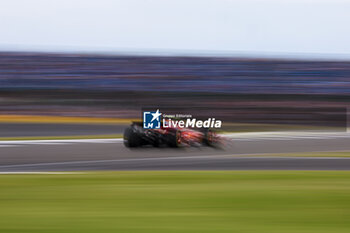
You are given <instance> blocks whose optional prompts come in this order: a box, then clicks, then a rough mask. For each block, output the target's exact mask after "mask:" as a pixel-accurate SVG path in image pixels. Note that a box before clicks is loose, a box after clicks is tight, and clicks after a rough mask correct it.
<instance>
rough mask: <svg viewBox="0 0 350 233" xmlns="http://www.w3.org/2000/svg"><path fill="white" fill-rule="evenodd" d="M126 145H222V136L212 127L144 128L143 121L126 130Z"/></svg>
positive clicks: (134, 123)
mask: <svg viewBox="0 0 350 233" xmlns="http://www.w3.org/2000/svg"><path fill="white" fill-rule="evenodd" d="M124 145H125V146H126V147H141V146H146V145H150V146H154V147H159V146H168V147H185V146H202V145H204V146H211V147H217V146H219V145H220V137H219V136H218V135H217V134H216V133H215V132H214V131H213V130H211V129H207V128H205V129H200V130H197V129H190V128H160V129H144V128H143V127H142V122H133V123H132V124H131V125H130V126H129V127H128V128H126V129H125V131H124Z"/></svg>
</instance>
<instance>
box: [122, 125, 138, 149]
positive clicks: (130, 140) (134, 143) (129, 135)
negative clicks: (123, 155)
mask: <svg viewBox="0 0 350 233" xmlns="http://www.w3.org/2000/svg"><path fill="white" fill-rule="evenodd" d="M123 139H124V145H125V146H126V147H139V146H141V138H140V137H139V135H138V134H137V133H135V132H134V130H133V129H132V127H128V128H126V129H125V130H124V137H123Z"/></svg>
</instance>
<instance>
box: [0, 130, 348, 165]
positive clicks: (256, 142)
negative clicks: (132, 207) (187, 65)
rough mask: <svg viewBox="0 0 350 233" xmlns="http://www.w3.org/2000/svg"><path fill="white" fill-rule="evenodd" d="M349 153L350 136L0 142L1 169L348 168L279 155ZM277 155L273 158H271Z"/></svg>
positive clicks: (341, 162)
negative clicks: (136, 145) (215, 141)
mask: <svg viewBox="0 0 350 233" xmlns="http://www.w3.org/2000/svg"><path fill="white" fill-rule="evenodd" d="M314 151H350V135H349V134H347V133H333V134H327V133H326V134H325V133H322V134H316V133H311V134H305V133H303V134H300V133H299V134H271V135H268V134H252V135H249V134H247V135H239V136H238V135H236V136H233V138H232V141H231V139H230V140H229V141H228V143H227V145H226V146H225V148H224V149H214V148H206V147H198V148H184V149H169V148H142V149H134V150H130V149H127V148H125V147H124V145H123V144H122V141H121V140H120V139H88V140H51V141H50V140H46V141H1V142H0V172H27V171H28V172H31V171H83V170H242V169H248V170H250V169H254V170H256V169H278V170H283V169H287V170H288V169H289V170H295V169H296V170H350V158H332V157H323V158H322V157H321V158H307V157H282V156H278V154H279V153H292V152H314ZM271 153H273V154H274V155H275V156H273V157H272V156H271ZM276 155H277V156H276Z"/></svg>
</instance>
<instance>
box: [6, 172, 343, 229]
mask: <svg viewBox="0 0 350 233" xmlns="http://www.w3.org/2000/svg"><path fill="white" fill-rule="evenodd" d="M0 232H6V233H13V232H20V233H28V232H35V233H48V232H50V233H51V232H60V233H65V232H84V233H89V232H99V233H102V232H108V233H110V232H123V233H124V232H126V233H128V232H149V233H163V232H166V233H169V232H200V233H206V232H213V233H214V232H215V233H216V232H220V233H222V232H240V233H244V232H266V233H281V232H298V233H311V232H315V233H323V232H331V233H334V232H337V233H345V232H346V233H348V232H350V172H345V171H343V172H341V171H208V172H207V171H199V172H192V171H181V172H180V171H169V172H164V171H162V172H109V173H104V172H102V173H98V172H96V173H85V174H65V175H0Z"/></svg>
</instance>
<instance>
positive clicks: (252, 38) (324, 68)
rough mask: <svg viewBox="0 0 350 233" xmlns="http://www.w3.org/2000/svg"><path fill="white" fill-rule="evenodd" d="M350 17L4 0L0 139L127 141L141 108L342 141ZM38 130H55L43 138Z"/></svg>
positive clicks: (261, 6) (247, 6)
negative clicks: (331, 135) (112, 137)
mask: <svg viewBox="0 0 350 233" xmlns="http://www.w3.org/2000/svg"><path fill="white" fill-rule="evenodd" d="M348 7H350V3H349V2H348V1H325V0H324V1H312V0H307V1H283V2H282V1H275V0H260V1H259V0H249V1H240V0H237V1H231V0H221V1H213V0H204V1H182V0H180V1H176V2H171V1H159V0H147V1H136V0H132V1H109V0H102V1H92V0H91V1H80V0H75V1H67V0H63V1H55V2H50V3H49V2H47V1H43V0H33V1H31V2H30V3H29V2H28V1H21V0H15V1H4V2H3V7H2V8H1V9H0V19H1V20H0V28H1V38H0V51H1V52H0V100H1V102H0V122H3V123H2V124H1V123H0V127H1V128H2V131H1V133H0V137H12V136H54V135H80V134H81V135H87V134H90V135H91V134H96V135H97V134H98V135H102V134H112V133H120V132H121V130H122V128H123V127H124V126H123V125H125V124H127V122H129V121H130V120H132V119H140V115H141V109H142V108H155V109H158V108H159V109H161V111H162V112H166V113H184V114H192V115H193V116H194V117H197V118H207V117H215V118H217V119H221V120H223V122H224V128H223V130H225V131H260V130H281V129H282V130H285V129H299V128H301V129H310V130H314V129H320V128H322V129H332V130H334V129H336V130H342V131H344V130H346V116H347V106H348V104H349V100H350V99H349V94H350V88H349V87H350V83H349V81H348V76H349V75H350V62H349V59H350V56H349V54H350V48H349V47H348V46H347V42H348V40H349V39H350V33H349V32H348V31H347V30H345V28H344V27H343V26H344V23H345V22H348V21H350V16H349V14H348V12H347V11H346V9H348ZM43 116H44V117H45V118H40V117H43ZM38 117H39V118H38ZM67 117H68V118H67ZM69 117H71V118H69ZM72 117H73V118H72ZM74 117H75V118H74ZM118 119H119V120H118ZM37 123H42V124H43V123H47V125H42V126H41V127H40V130H37V128H38V127H37V126H36V125H35V124H37ZM55 123H59V124H60V125H61V126H62V127H57V126H55V125H54V124H55ZM64 123H70V124H72V123H75V124H76V125H78V124H82V123H90V126H82V127H80V126H72V125H69V126H64ZM93 124H95V125H96V126H92V125H93ZM108 125H113V126H114V128H111V127H109V126H108ZM116 125H119V126H118V127H116ZM89 127H90V128H89ZM38 131H42V132H38Z"/></svg>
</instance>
